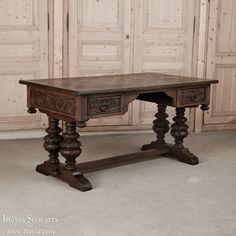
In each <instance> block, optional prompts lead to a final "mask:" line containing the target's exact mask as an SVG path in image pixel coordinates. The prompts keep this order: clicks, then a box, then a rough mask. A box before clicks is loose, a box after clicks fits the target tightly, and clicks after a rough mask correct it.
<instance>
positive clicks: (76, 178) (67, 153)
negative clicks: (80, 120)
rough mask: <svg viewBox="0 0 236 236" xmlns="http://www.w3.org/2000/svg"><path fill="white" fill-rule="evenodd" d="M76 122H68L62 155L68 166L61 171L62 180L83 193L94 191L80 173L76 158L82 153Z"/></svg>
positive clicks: (61, 150)
mask: <svg viewBox="0 0 236 236" xmlns="http://www.w3.org/2000/svg"><path fill="white" fill-rule="evenodd" d="M78 138H79V134H78V133H77V132H76V123H75V122H66V132H65V133H64V134H63V140H62V142H61V149H60V153H61V155H62V156H63V157H65V159H66V162H65V163H66V165H65V167H64V168H63V169H62V170H61V178H62V179H63V180H65V181H66V182H68V183H69V184H70V185H71V186H72V187H74V188H76V189H79V190H81V191H87V190H90V189H92V186H91V184H90V182H89V181H88V180H87V179H86V178H85V177H84V176H83V175H82V174H81V173H80V172H79V171H78V169H77V167H76V158H77V157H78V156H79V155H80V153H81V148H80V146H81V143H80V142H79V141H78Z"/></svg>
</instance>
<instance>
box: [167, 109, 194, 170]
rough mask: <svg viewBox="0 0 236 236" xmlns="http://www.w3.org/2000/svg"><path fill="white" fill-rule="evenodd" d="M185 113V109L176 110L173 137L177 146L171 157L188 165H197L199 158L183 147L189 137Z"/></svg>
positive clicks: (172, 150) (173, 149)
mask: <svg viewBox="0 0 236 236" xmlns="http://www.w3.org/2000/svg"><path fill="white" fill-rule="evenodd" d="M184 113H185V108H176V116H175V117H174V118H173V121H174V124H172V125H171V128H172V129H171V135H172V136H173V137H174V139H175V144H174V145H173V147H172V148H171V150H170V153H169V155H170V156H173V157H176V158H177V159H178V160H179V161H182V162H185V163H187V164H191V165H196V164H198V163H199V160H198V158H197V157H196V156H195V155H193V154H192V153H191V152H190V151H189V149H187V148H185V147H184V145H183V141H184V139H185V138H186V137H187V136H188V126H187V125H186V124H185V123H186V121H187V119H186V118H185V116H184Z"/></svg>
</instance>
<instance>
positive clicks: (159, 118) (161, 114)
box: [142, 104, 170, 150]
mask: <svg viewBox="0 0 236 236" xmlns="http://www.w3.org/2000/svg"><path fill="white" fill-rule="evenodd" d="M157 107H158V112H157V113H156V115H155V117H156V119H155V120H154V121H153V127H152V129H153V131H154V132H155V133H156V136H157V140H156V141H154V142H152V143H150V144H146V145H143V146H142V150H148V149H152V148H158V147H160V146H163V145H165V144H166V142H165V134H166V133H167V132H168V131H169V129H170V128H169V123H170V122H169V121H168V120H167V118H168V114H167V113H166V107H167V106H166V105H165V104H158V106H157Z"/></svg>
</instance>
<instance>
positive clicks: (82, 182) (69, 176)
mask: <svg viewBox="0 0 236 236" xmlns="http://www.w3.org/2000/svg"><path fill="white" fill-rule="evenodd" d="M60 179H62V180H64V181H66V182H67V183H69V185H70V186H71V187H73V188H76V189H78V190H80V191H82V192H85V191H89V190H91V189H92V185H91V183H90V182H89V180H88V179H87V178H86V177H85V176H83V175H82V174H81V173H80V172H78V171H74V172H73V171H68V170H66V169H63V170H61V175H60Z"/></svg>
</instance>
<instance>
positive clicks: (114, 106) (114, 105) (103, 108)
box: [88, 96, 121, 116]
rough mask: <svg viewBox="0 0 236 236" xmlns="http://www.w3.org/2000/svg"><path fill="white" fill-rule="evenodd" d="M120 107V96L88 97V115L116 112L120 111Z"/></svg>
mask: <svg viewBox="0 0 236 236" xmlns="http://www.w3.org/2000/svg"><path fill="white" fill-rule="evenodd" d="M120 107H121V104H120V96H115V97H103V98H89V99H88V115H89V116H92V115H100V114H103V113H118V112H120V111H121V108H120Z"/></svg>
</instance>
